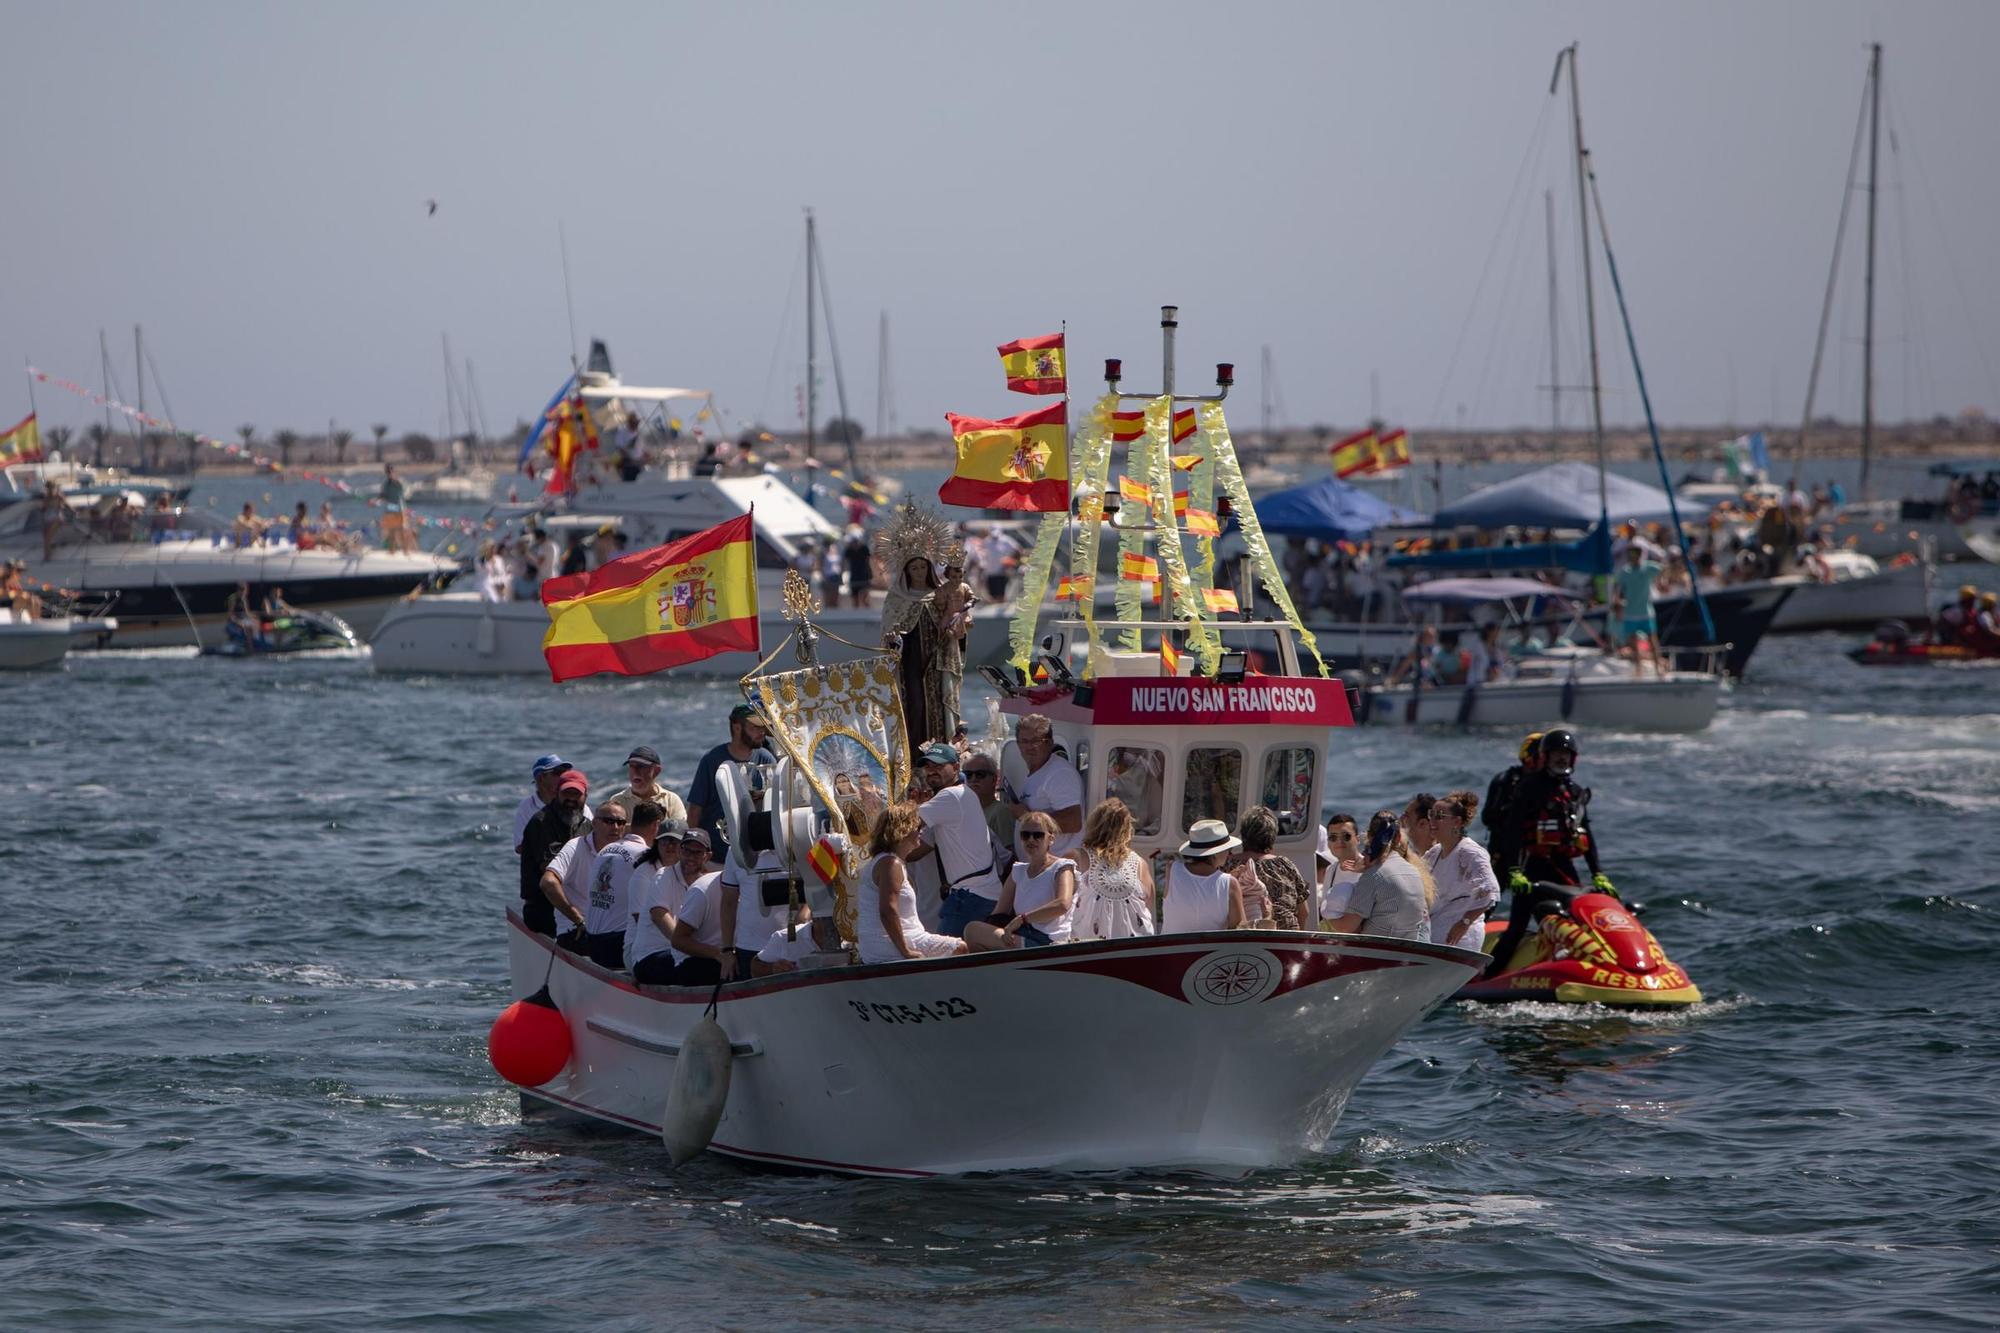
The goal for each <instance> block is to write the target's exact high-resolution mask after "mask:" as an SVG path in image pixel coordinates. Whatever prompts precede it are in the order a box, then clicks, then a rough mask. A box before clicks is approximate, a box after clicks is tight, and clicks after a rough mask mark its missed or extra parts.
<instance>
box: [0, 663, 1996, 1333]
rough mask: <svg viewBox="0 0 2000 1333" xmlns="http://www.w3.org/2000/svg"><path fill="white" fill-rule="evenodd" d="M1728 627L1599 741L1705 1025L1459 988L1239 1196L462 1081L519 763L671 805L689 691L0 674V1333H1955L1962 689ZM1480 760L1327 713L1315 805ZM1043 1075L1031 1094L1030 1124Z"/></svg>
mask: <svg viewBox="0 0 2000 1333" xmlns="http://www.w3.org/2000/svg"><path fill="white" fill-rule="evenodd" d="M1845 646H1847V644H1846V643H1844V642H1843V641H1842V640H1839V639H1837V638H1834V637H1829V636H1816V637H1809V638H1804V639H1792V640H1787V641H1779V642H1767V643H1766V645H1765V646H1764V647H1763V648H1762V649H1761V650H1760V653H1759V656H1758V658H1757V661H1756V664H1755V671H1756V674H1755V678H1754V679H1753V680H1752V681H1751V682H1750V683H1749V684H1747V685H1745V686H1743V687H1742V688H1740V689H1739V690H1738V691H1737V692H1736V693H1735V694H1734V695H1733V697H1732V698H1731V699H1730V700H1729V701H1728V703H1727V705H1726V707H1725V709H1724V711H1723V713H1722V715H1721V717H1720V718H1719V719H1718V721H1717V722H1716V724H1715V726H1714V728H1713V729H1712V730H1710V731H1708V732H1707V733H1704V734H1702V735H1700V736H1694V737H1676V738H1659V737H1641V736H1629V735H1586V736H1585V737H1584V750H1585V754H1584V759H1583V764H1582V776H1583V777H1584V778H1585V779H1586V780H1587V781H1588V782H1589V783H1591V784H1592V785H1593V786H1594V787H1595V788H1596V791H1597V802H1596V805H1595V807H1594V817H1595V823H1596V825H1597V828H1598V832H1599V835H1600V838H1601V841H1602V842H1603V844H1604V847H1605V855H1606V860H1607V864H1608V867H1609V868H1610V869H1611V870H1612V872H1613V874H1614V875H1615V877H1616V878H1617V879H1618V880H1619V881H1620V883H1621V885H1622V886H1623V887H1625V889H1626V890H1627V893H1628V895H1629V896H1634V897H1638V898H1641V899H1643V900H1645V901H1646V902H1648V903H1649V904H1650V905H1651V914H1650V916H1649V918H1648V919H1649V922H1650V924H1651V925H1652V927H1653V929H1654V930H1655V931H1656V932H1657V933H1658V934H1659V935H1660V937H1661V938H1662V940H1663V942H1664V943H1665V944H1666V946H1667V948H1668V949H1669V951H1670V952H1671V953H1672V954H1673V955H1674V956H1675V957H1676V958H1677V959H1678V960H1680V961H1682V962H1684V963H1685V964H1686V965H1687V966H1688V968H1689V970H1690V971H1691V972H1692V973H1693V974H1694V976H1695V978H1696V979H1697V980H1698V981H1699V982H1700V984H1701V986H1702V987H1703V989H1704V990H1705V991H1706V992H1707V994H1708V995H1709V997H1710V999H1709V1001H1708V1002H1707V1003H1705V1004H1703V1005H1701V1006H1699V1007H1697V1008H1696V1009H1694V1010H1692V1011H1690V1012H1685V1013H1679V1014H1673V1015H1655V1016H1644V1015H1642V1016H1638V1017H1633V1016H1627V1015H1620V1014H1613V1013H1604V1012H1599V1013H1591V1012H1577V1011H1572V1010H1564V1009H1558V1008H1556V1007H1554V1006H1543V1005H1534V1004H1524V1005H1515V1006H1508V1007H1503V1008H1475V1007H1470V1006H1447V1007H1446V1008H1444V1009H1442V1010H1440V1011H1439V1012H1438V1013H1436V1014H1435V1015H1433V1016H1432V1017H1431V1018H1430V1019H1429V1020H1427V1021H1426V1022H1425V1023H1423V1024H1422V1025H1421V1026H1419V1027H1418V1028H1417V1029H1416V1030H1415V1031H1413V1032H1412V1033H1411V1034H1410V1035H1409V1036H1408V1037H1407V1038H1406V1039H1405V1040H1404V1041H1403V1042H1402V1043H1401V1044H1400V1045H1399V1046H1398V1047H1396V1048H1395V1049H1394V1050H1393V1051H1392V1052H1391V1053H1390V1054H1389V1055H1388V1056H1387V1057H1386V1058H1385V1059H1384V1060H1383V1061H1382V1063H1381V1064H1380V1065H1379V1066H1378V1067H1377V1068H1376V1070H1375V1071H1374V1072H1373V1074H1371V1075H1370V1077H1369V1078H1368V1079H1367V1081H1365V1082H1364V1083H1363V1084H1362V1086H1361V1088H1360V1090H1359V1092H1358V1093H1357V1095H1356V1096H1355V1098H1354V1100H1353V1102H1352V1103H1351V1105H1350V1107H1349V1109H1348V1112H1347V1115H1346V1118H1345V1119H1344V1120H1343V1121H1342V1123H1341V1126H1340V1129H1339V1131H1338V1133H1337V1135H1336V1138H1335V1142H1334V1145H1333V1151H1332V1152H1331V1154H1330V1155H1328V1156H1326V1157H1324V1158H1321V1159H1317V1160H1314V1161H1312V1162H1310V1163H1309V1164H1306V1165H1303V1166H1299V1167H1296V1168H1292V1169H1287V1170H1281V1171H1272V1172H1267V1173H1261V1174H1257V1175H1253V1176H1250V1177H1248V1178H1245V1179H1241V1180H1215V1179H1209V1178H1205V1177H1200V1176H1173V1175H1157V1176H1140V1175H1134V1176H1127V1177H1092V1178H1064V1177H1055V1176H1047V1177H1041V1176H1017V1177H1008V1178H999V1179H978V1180H963V1181H949V1180H948V1181H933V1182H927V1183H918V1184H912V1183H900V1182H893V1183H892V1182H871V1181H851V1180H845V1179H839V1178H833V1177H822V1176H789V1175H772V1174H765V1173H761V1172H754V1171H748V1170H745V1169H741V1168H738V1167H735V1166H732V1165H728V1164H726V1163H723V1162H720V1161H715V1160H703V1161H700V1162H699V1163H697V1164H696V1165H694V1166H693V1167H691V1168H690V1169H689V1170H688V1171H686V1172H685V1173H683V1174H681V1175H680V1176H674V1175H671V1174H670V1173H669V1172H668V1170H667V1169H666V1166H665V1163H664V1160H663V1158H662V1156H661V1154H660V1153H659V1151H658V1149H657V1146H656V1145H655V1144H653V1143H652V1142H650V1141H648V1140H646V1139H644V1138H639V1137H600V1136H595V1135H592V1134H589V1133H586V1132H581V1131H577V1130H569V1129H562V1128H553V1127H546V1126H543V1125H540V1124H535V1125H527V1124H523V1123H522V1122H521V1121H520V1118H519V1115H518V1108H517V1103H516V1099H515V1097H514V1095H513V1094H511V1093H510V1092H509V1091H507V1090H506V1089H505V1088H504V1087H503V1086H502V1085H501V1084H500V1083H499V1081H498V1079H497V1078H496V1077H495V1076H494V1075H493V1073H492V1072H491V1070H490V1069H489V1068H488V1066H487V1063H486V1059H485V1051H484V1037H485V1031H486V1027H487V1024H488V1023H489V1022H490V1021H491V1019H492V1017H493V1015H494V1013H495V1012H497V1010H498V1009H499V1008H500V1007H501V1006H502V1005H503V1004H504V1003H505V1002H506V999H507V995H506V970H505V951H504V938H503V934H502V927H501V917H500V913H501V910H502V908H503V907H504V906H505V904H506V903H507V902H508V901H509V900H510V899H511V898H512V897H513V886H514V873H515V872H514V861H513V856H512V851H511V845H510V838H509V832H510V830H509V825H508V821H509V816H510V813H511V811H512V808H513V805H514V802H515V801H516V799H518V797H519V795H520V794H521V792H522V791H523V790H524V787H525V775H526V768H527V765H528V762H529V761H530V759H532V757H533V756H534V755H536V754H538V753H540V752H542V751H544V750H548V749H551V748H554V749H558V750H560V751H561V752H563V753H564V754H565V755H566V756H569V757H572V758H575V759H577V760H579V761H580V762H581V763H582V765H583V766H584V767H585V768H586V769H587V770H588V771H589V772H590V773H591V774H592V775H593V777H595V778H597V779H599V780H600V781H601V780H603V779H607V778H610V777H612V776H613V775H614V768H615V765H616V764H617V763H618V761H619V760H621V759H622V758H623V756H624V754H625V753H626V751H627V750H628V749H629V748H630V747H631V745H633V744H635V743H637V742H641V741H644V742H649V743H652V744H654V745H656V746H657V747H659V749H660V750H661V751H662V753H663V754H664V755H665V756H666V759H667V762H668V766H669V772H670V775H677V776H678V777H679V778H680V779H681V780H682V781H685V778H686V776H687V774H688V773H689V772H690V771H691V769H692V767H693V763H694V760H695V758H696V757H697V755H698V754H699V753H700V751H701V750H702V749H704V748H705V747H706V746H707V745H708V744H710V743H712V740H713V739H719V735H718V733H719V732H720V731H721V730H722V728H721V725H720V721H719V720H720V718H721V716H722V714H723V712H724V710H725V708H726V706H727V704H728V703H729V702H731V700H732V695H731V694H730V692H729V690H728V688H727V687H725V686H722V685H719V684H717V685H708V684H686V683H676V684H670V683H666V682H662V681H657V680H653V681H623V682H615V683H607V682H601V681H594V682H584V683H579V684H576V685H573V686H569V687H564V688H556V687H552V686H550V685H548V684H546V683H544V682H539V681H525V680H524V681H472V680H463V681H443V680H436V681H422V680H417V681H405V680H386V679H378V678H377V677H375V676H374V675H373V674H372V673H371V672H370V670H369V668H368V665H367V663H366V662H365V661H354V660H347V661H340V660H335V661H320V662H297V661H295V662H276V663H272V662H245V663H237V662H215V661H198V660H192V659H188V658H185V657H176V656H171V655H166V656H131V655H115V656H105V657H95V658H86V659H80V660H73V661H72V663H71V664H70V666H69V668H68V669H67V670H66V671H64V672H62V673H59V674H48V675H41V676H37V677H33V678H13V679H4V680H0V703H4V706H5V716H6V719H7V721H6V724H5V726H4V727H0V755H4V759H5V763H6V768H7V772H8V773H9V777H10V780H9V783H8V790H9V799H7V800H6V801H5V802H4V803H0V884H4V885H5V892H6V895H7V901H8V903H9V906H10V907H11V909H12V916H13V917H14V920H15V922H16V934H15V935H14V937H13V939H12V941H11V943H10V945H9V946H8V948H7V950H6V952H5V959H4V977H5V987H6V989H5V994H6V1013H7V1015H8V1018H9V1025H8V1026H9V1034H8V1035H9V1040H8V1041H7V1042H6V1043H5V1045H4V1047H0V1156H3V1157H4V1160H3V1161H0V1176H4V1179H5V1181H6V1188H5V1191H4V1195H0V1326H6V1327H11V1328H40V1327H52V1326H65V1325H80V1326H100V1327H137V1326H145V1327H148V1328H163V1327H164V1328H196V1329H208V1328H216V1327H234V1326H253V1325H255V1326H283V1327H286V1328H301V1329H304V1328H358V1327H369V1328H382V1327H420V1326H426V1325H435V1326H449V1327H460V1326H469V1327H485V1328H570V1327H579V1326H594V1327H600V1328H607V1329H610V1328H651V1327H661V1326H666V1325H669V1324H672V1323H675V1322H678V1321H689V1322H690V1323H691V1324H694V1325H715V1324H727V1325H734V1326H746V1325H806V1324H811V1325H821V1324H840V1325H869V1326H888V1327H919V1326H922V1327H940V1326H966V1327H981V1328H986V1327H994V1326H1016V1325H1044V1326H1047V1325H1079V1324H1090V1325H1148V1324H1160V1323H1165V1322H1169V1321H1177V1320H1184V1321H1188V1322H1198V1323H1202V1324H1230V1325H1256V1324H1265V1325H1270V1326H1273V1327H1276V1326H1294V1325H1296V1324H1298V1323H1299V1322H1301V1321H1302V1320H1313V1321H1320V1322H1342V1321H1355V1322H1362V1321H1366V1322H1371V1323H1379V1324H1382V1325H1384V1326H1388V1327H1403V1328H1413V1329H1415V1328H1492V1327H1517V1326H1560V1327H1569V1328H1598V1327H1605V1328H1609V1327H1619V1328H1685V1327H1693V1326H1699V1325H1705V1324H1707V1325H1718V1324H1719V1325H1723V1326H1736V1327H1769V1328H1808V1327H1810V1328H1857V1329H1874V1328H1888V1327H1925V1328H1949V1327H1961V1326H1962V1327H1990V1326H1992V1324H1993V1322H1994V1321H1995V1319H1996V1316H2000V1205H1996V1203H1995V1199H1996V1197H2000V1168H1996V1165H1995V1163H1996V1160H2000V1133H1996V1130H1995V1124H1996V1108H2000V1030H1996V1024H1995V1019H1996V1015H2000V1010H1996V1006H1995V1004H1994V1003H1993V1001H1992V998H1991V995H1992V991H1993V987H1994V979H1995V977H1996V960H2000V925H1996V917H2000V671H1991V670H1987V671H1982V670H1976V669H1961V670H1940V671H1931V672H1923V671H1917V672H1906V673H1897V672H1890V671H1873V672H1871V671H1868V670H1866V669H1863V668H1860V667H1857V666H1853V665H1852V664H1850V663H1848V662H1847V661H1846V659H1845V658H1844V657H1843V656H1842V655H1841V651H1840V650H1841V649H1842V648H1843V647H1845ZM1515 739H1516V738H1513V737H1509V736H1501V735H1493V734H1475V735H1471V736H1459V735H1443V734H1440V735H1426V736H1419V737H1414V738H1412V737H1407V736H1403V735H1399V734H1396V733H1393V732H1386V731H1370V732H1363V733H1347V734H1344V735H1343V736H1341V738H1340V740H1339V743H1338V746H1337V751H1336V763H1335V766H1334V769H1333V772H1334V783H1335V789H1334V790H1333V791H1332V792H1331V793H1330V800H1332V801H1333V802H1335V803H1337V804H1338V805H1340V806H1342V807H1345V808H1351V809H1356V810H1364V809H1367V808H1372V807H1373V806H1375V805H1376V804H1378V803H1382V802H1389V801H1394V802H1397V803H1400V801H1401V800H1402V799H1404V798H1405V797H1407V796H1408V795H1409V794H1410V793H1411V792H1413V791H1415V790H1416V789H1418V788H1419V787H1427V788H1429V789H1432V790H1442V789H1443V788H1444V787H1446V786H1456V785H1471V786H1475V787H1477V788H1479V789H1481V790H1483V789H1484V783H1485V779H1486V778H1487V777H1488V776H1489V775H1490V774H1491V772H1492V771H1493V770H1494V769H1495V768H1496V767H1497V766H1500V765H1501V764H1503V763H1504V762H1505V760H1506V756H1507V753H1508V751H1509V750H1510V749H1511V746H1512V744H1513V742H1514V740H1515ZM1061 1097H1062V1090H1061V1088H1059V1087H1051V1088H1050V1089H1049V1098H1050V1104H1051V1108H1052V1113H1056V1114H1059V1113H1060V1104H1061Z"/></svg>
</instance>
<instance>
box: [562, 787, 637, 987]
mask: <svg viewBox="0 0 2000 1333" xmlns="http://www.w3.org/2000/svg"><path fill="white" fill-rule="evenodd" d="M582 776H583V775H582V774H580V773H578V772H577V771H576V770H575V769H571V770H570V771H569V772H567V773H565V774H563V775H562V778H561V779H560V782H559V786H558V792H557V795H558V796H560V795H564V794H566V793H568V792H569V791H570V790H572V787H573V783H574V782H575V781H577V780H580V779H581V778H582ZM631 822H632V821H631V820H630V819H629V818H627V817H626V814H625V807H624V806H622V805H613V804H611V803H610V802H609V801H607V802H605V803H604V804H602V805H600V806H598V807H597V809H596V810H595V811H593V812H592V813H591V816H590V822H589V823H587V824H585V825H584V826H583V831H582V832H580V833H578V834H577V835H576V836H575V837H574V838H571V839H570V840H569V841H568V842H566V843H564V844H563V845H562V849H561V850H560V851H558V852H557V853H556V854H555V855H554V856H553V857H551V858H550V859H549V864H548V868H547V869H546V870H544V871H542V880H541V890H542V897H544V898H546V899H548V902H549V907H550V909H551V910H552V911H554V912H555V913H556V914H557V915H558V916H561V917H564V918H565V919H567V920H568V921H569V923H570V924H571V925H573V926H575V927H576V932H575V934H574V935H573V936H572V935H570V934H568V933H567V932H565V933H564V934H563V935H559V936H557V937H556V939H557V942H558V943H560V944H563V945H564V946H565V947H567V948H570V949H573V950H574V951H575V952H577V953H582V952H583V951H584V949H585V947H586V945H587V943H588V939H589V936H588V933H587V932H588V929H589V928H588V926H587V925H586V924H585V922H586V920H587V918H586V915H585V911H584V909H585V907H586V906H587V905H588V904H589V902H590V870H591V867H592V866H594V865H595V864H597V854H598V853H599V852H601V851H603V850H604V849H605V848H606V847H609V846H610V845H611V844H612V843H614V842H616V841H618V840H619V839H620V838H622V837H624V836H625V830H626V828H627V826H629V825H630V824H631ZM553 924H554V923H553V922H551V925H552V926H553Z"/></svg>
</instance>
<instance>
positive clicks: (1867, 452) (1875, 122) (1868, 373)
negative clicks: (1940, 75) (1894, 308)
mask: <svg viewBox="0 0 2000 1333" xmlns="http://www.w3.org/2000/svg"><path fill="white" fill-rule="evenodd" d="M1881 139H1882V44H1881V43H1880V42H1877V43H1875V44H1874V45H1873V46H1871V47H1869V48H1868V268H1867V277H1866V279H1865V282H1866V286H1865V288H1864V291H1863V295H1862V300H1861V305H1862V312H1863V313H1862V331H1861V498H1862V499H1863V500H1867V499H1870V498H1872V497H1871V496H1870V495H1869V491H1868V472H1869V466H1870V464H1871V463H1873V462H1874V452H1875V169H1876V165H1877V163H1878V161H1879V159H1880V149H1881Z"/></svg>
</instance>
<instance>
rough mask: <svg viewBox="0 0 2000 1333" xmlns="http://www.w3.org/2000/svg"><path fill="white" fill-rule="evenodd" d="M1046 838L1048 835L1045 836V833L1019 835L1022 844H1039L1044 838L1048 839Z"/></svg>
mask: <svg viewBox="0 0 2000 1333" xmlns="http://www.w3.org/2000/svg"><path fill="white" fill-rule="evenodd" d="M1048 836H1049V835H1048V834H1046V833H1034V832H1026V833H1023V834H1022V835H1021V841H1022V842H1040V841H1041V840H1042V839H1043V838H1046V837H1048Z"/></svg>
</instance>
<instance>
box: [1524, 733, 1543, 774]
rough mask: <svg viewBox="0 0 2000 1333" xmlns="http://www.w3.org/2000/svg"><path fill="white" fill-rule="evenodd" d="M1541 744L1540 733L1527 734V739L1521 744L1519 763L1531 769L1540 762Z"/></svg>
mask: <svg viewBox="0 0 2000 1333" xmlns="http://www.w3.org/2000/svg"><path fill="white" fill-rule="evenodd" d="M1541 743H1542V733H1541V732H1539V731H1531V732H1529V733H1528V735H1527V738H1526V739H1525V740H1523V741H1522V742H1521V750H1520V761H1521V762H1522V763H1523V764H1526V765H1527V766H1528V767H1530V768H1533V767H1534V766H1535V765H1536V764H1537V763H1538V762H1540V760H1541V757H1542V755H1541V750H1540V748H1539V747H1540V745H1541Z"/></svg>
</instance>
